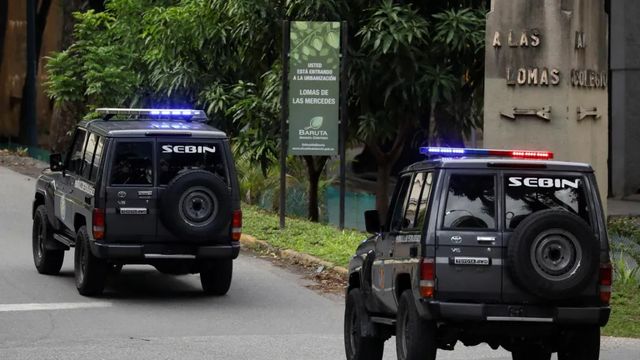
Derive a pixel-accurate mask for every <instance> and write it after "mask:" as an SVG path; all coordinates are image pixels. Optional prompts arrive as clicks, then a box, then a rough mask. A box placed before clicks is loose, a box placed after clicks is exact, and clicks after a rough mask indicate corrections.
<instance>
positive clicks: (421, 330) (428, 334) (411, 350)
mask: <svg viewBox="0 0 640 360" xmlns="http://www.w3.org/2000/svg"><path fill="white" fill-rule="evenodd" d="M397 316H398V318H397V319H396V353H397V356H398V360H435V358H436V353H437V350H438V345H437V342H436V325H435V323H434V322H433V321H425V320H423V319H421V318H420V316H419V315H418V310H417V309H416V303H415V301H414V299H413V294H412V292H411V290H405V292H403V293H402V296H400V303H399V304H398V315H397Z"/></svg>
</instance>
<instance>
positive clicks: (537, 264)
mask: <svg viewBox="0 0 640 360" xmlns="http://www.w3.org/2000/svg"><path fill="white" fill-rule="evenodd" d="M422 152H423V153H425V154H427V155H428V156H429V157H430V159H429V160H427V161H424V162H419V163H416V164H413V165H411V166H409V167H408V168H407V169H405V170H404V171H403V172H402V173H401V174H400V177H399V181H398V183H397V185H396V189H395V192H394V195H393V198H392V200H391V204H390V207H389V209H390V210H389V214H388V216H386V218H385V221H384V224H382V225H381V222H380V219H379V215H378V213H377V212H376V211H371V212H367V213H366V214H365V220H366V224H367V229H368V231H369V232H371V233H373V234H374V235H373V236H372V237H370V238H369V239H367V240H366V241H364V242H363V243H362V244H361V245H360V246H359V247H358V249H357V252H356V255H355V256H354V257H353V258H352V260H351V262H350V264H349V285H348V290H347V301H346V312H345V323H344V326H345V332H344V335H345V346H346V354H347V359H350V360H354V359H361V360H364V359H368V360H373V359H381V358H382V351H383V344H384V342H385V340H386V339H388V338H389V337H390V336H392V335H395V336H396V344H397V354H398V359H400V360H405V359H407V360H417V359H421V360H433V359H435V358H436V354H437V351H438V349H442V350H453V349H454V346H455V344H456V343H457V342H462V343H463V344H464V345H467V346H473V345H477V344H480V343H483V342H484V343H488V344H489V345H490V346H491V347H492V348H494V349H497V348H498V347H503V348H505V349H506V350H508V351H510V352H511V353H512V355H513V359H514V360H525V359H530V360H534V359H535V360H542V359H544V360H549V359H550V357H551V354H552V353H555V352H557V353H558V358H559V360H595V359H598V358H599V351H600V327H601V326H604V325H605V324H606V323H607V321H608V319H609V314H610V308H609V299H610V297H611V280H612V274H611V263H610V258H609V245H608V244H609V243H608V238H607V232H606V227H605V216H604V213H603V210H602V206H601V202H600V198H599V193H598V188H597V185H596V180H595V176H594V173H593V169H592V168H591V166H589V165H586V164H579V163H567V162H559V161H551V160H550V159H551V158H552V156H553V155H552V154H551V153H549V152H539V151H508V150H486V149H450V148H423V149H422Z"/></svg>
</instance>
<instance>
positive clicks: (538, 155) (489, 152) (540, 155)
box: [420, 147, 553, 160]
mask: <svg viewBox="0 0 640 360" xmlns="http://www.w3.org/2000/svg"><path fill="white" fill-rule="evenodd" d="M420 154H423V155H441V156H448V157H461V156H480V157H483V156H484V157H510V158H514V159H540V160H549V159H553V153H552V152H550V151H537V150H497V149H473V148H447V147H421V148H420Z"/></svg>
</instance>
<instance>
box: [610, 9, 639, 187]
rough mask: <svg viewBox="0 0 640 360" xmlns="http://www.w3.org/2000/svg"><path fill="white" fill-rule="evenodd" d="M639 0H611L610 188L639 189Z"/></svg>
mask: <svg viewBox="0 0 640 360" xmlns="http://www.w3.org/2000/svg"><path fill="white" fill-rule="evenodd" d="M638 19H640V1H638V0H614V1H612V2H611V77H612V79H611V117H612V124H611V139H612V141H611V180H612V184H611V191H612V194H611V195H613V196H614V197H616V198H622V197H625V196H627V195H631V194H635V193H638V192H639V191H640V101H638V100H640V21H639V20H638Z"/></svg>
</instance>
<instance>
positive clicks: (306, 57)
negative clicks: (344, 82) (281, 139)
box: [288, 21, 340, 156]
mask: <svg viewBox="0 0 640 360" xmlns="http://www.w3.org/2000/svg"><path fill="white" fill-rule="evenodd" d="M290 40H291V45H290V49H291V50H290V52H289V99H288V101H289V154H291V155H325V156H332V155H337V154H338V137H339V125H338V122H339V109H340V23H339V22H305V21H293V22H291V32H290Z"/></svg>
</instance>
